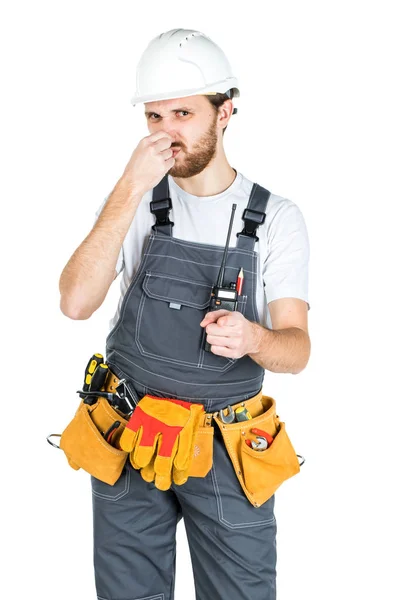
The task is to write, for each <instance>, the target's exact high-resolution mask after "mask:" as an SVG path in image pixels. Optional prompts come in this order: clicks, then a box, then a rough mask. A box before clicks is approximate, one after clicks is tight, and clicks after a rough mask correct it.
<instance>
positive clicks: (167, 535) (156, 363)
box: [60, 29, 310, 600]
mask: <svg viewBox="0 0 400 600" xmlns="http://www.w3.org/2000/svg"><path fill="white" fill-rule="evenodd" d="M237 85H238V84H237V80H236V79H235V77H233V75H232V73H231V68H230V65H229V63H228V61H227V59H226V57H225V55H224V54H223V52H222V50H221V49H220V48H219V47H218V46H217V45H216V44H215V43H214V42H212V41H211V40H210V39H209V38H208V37H207V36H205V35H204V34H202V33H201V32H197V31H192V30H182V29H174V30H171V31H168V32H166V33H163V34H161V35H160V36H158V37H156V38H154V39H153V40H152V41H151V42H150V44H149V46H148V47H147V49H146V51H145V52H144V53H143V55H142V57H141V59H140V62H139V64H138V67H137V94H136V96H135V97H134V98H133V99H132V102H133V104H134V105H135V104H137V103H139V102H143V103H144V107H145V116H146V119H147V126H148V130H149V135H148V136H146V137H144V138H143V139H142V140H141V141H140V142H139V144H138V145H137V147H136V149H135V151H134V152H133V154H132V156H131V158H130V160H129V162H128V164H127V166H126V168H125V170H124V172H123V174H122V176H121V177H120V179H119V180H118V182H117V184H116V185H115V187H114V189H113V190H112V192H111V193H110V194H109V195H108V196H107V197H106V199H105V200H104V202H103V203H102V205H101V206H100V208H99V210H98V211H97V213H96V222H95V225H94V227H93V229H92V231H91V232H90V233H89V235H88V236H87V238H86V239H85V240H84V241H83V242H82V244H81V245H80V246H79V248H78V249H77V250H76V251H75V253H74V254H73V256H72V257H71V259H70V260H69V262H68V264H67V265H66V267H65V269H64V271H63V273H62V275H61V279H60V291H61V310H62V311H63V313H64V314H65V315H67V316H69V317H70V318H73V319H87V318H89V317H90V316H91V315H92V314H93V312H94V311H95V310H96V309H97V308H98V307H99V306H100V305H101V304H102V302H103V300H104V298H105V296H106V294H107V291H108V289H109V287H110V285H111V283H112V281H113V280H114V279H115V278H116V277H117V275H118V274H119V273H121V272H123V279H122V282H121V297H120V302H119V305H118V308H117V312H116V314H115V316H114V318H113V320H112V321H111V323H110V332H109V334H108V336H107V340H106V347H107V348H106V350H107V364H108V365H109V366H110V368H111V369H112V371H113V372H114V373H116V375H117V376H118V377H119V378H125V379H126V381H127V382H128V387H129V390H130V392H131V394H132V396H133V398H134V402H135V404H136V407H135V410H134V411H133V416H132V419H133V418H134V417H135V415H136V416H138V415H139V414H141V413H140V411H139V401H140V400H141V399H143V398H144V397H146V398H151V399H153V400H158V405H159V406H160V402H163V403H164V405H165V406H166V402H170V401H173V400H174V399H176V401H177V400H178V399H180V400H181V401H184V406H185V407H193V406H195V407H197V408H199V405H202V407H204V410H205V411H207V413H213V414H214V415H216V414H217V412H218V411H220V410H223V411H224V410H225V409H226V408H227V407H229V406H230V405H234V404H237V403H239V402H242V401H244V402H243V403H242V406H245V405H246V402H247V401H250V400H251V399H253V398H255V396H256V395H257V394H259V395H261V386H262V382H263V377H264V374H265V369H266V370H269V371H273V372H279V373H299V372H300V371H302V370H303V369H304V368H305V366H306V364H307V362H308V359H309V354H310V340H309V335H308V327H307V314H308V313H307V310H308V308H309V305H308V258H309V246H308V237H307V230H306V226H305V223H304V219H303V217H302V214H301V212H300V210H299V208H298V207H297V206H296V205H295V204H294V203H293V202H291V201H289V200H287V199H284V198H281V197H280V196H276V195H274V194H269V192H267V190H265V189H264V188H259V189H258V191H257V194H256V193H255V189H256V188H255V187H254V186H253V182H251V181H249V180H248V179H247V178H246V177H245V176H244V175H243V174H241V173H240V172H238V171H237V170H236V169H233V168H232V167H231V166H230V165H229V163H228V160H227V158H226V155H225V152H224V148H223V134H224V131H225V129H226V127H227V125H228V122H229V119H230V117H231V115H232V114H234V112H235V111H234V108H233V101H232V98H234V97H237V96H239V90H238V87H237ZM166 189H168V192H169V197H170V198H171V203H172V207H171V206H167V208H166V205H165V198H166V195H167V193H166V192H165V190H166ZM157 194H160V195H161V200H160V198H159V197H158V198H157ZM253 196H254V198H253ZM251 199H253V201H254V202H255V201H256V199H257V202H260V203H261V204H258V205H257V206H259V207H260V206H261V208H262V207H263V206H264V207H265V211H263V210H261V211H260V210H256V211H255V212H254V211H253V212H252V210H250V212H247V213H246V214H247V216H249V215H250V217H251V216H253V221H252V220H251V219H250V220H249V221H247V220H246V221H245V228H243V220H244V219H245V217H244V216H243V215H244V211H245V209H246V208H248V207H249V203H250V200H251ZM152 201H153V202H156V204H150V202H152ZM157 201H160V202H161V204H157ZM233 204H236V206H237V210H236V211H235V216H234V219H233V226H232V230H231V236H230V240H229V249H228V253H227V259H226V268H225V279H224V281H223V282H222V283H223V285H224V286H225V287H226V286H228V285H229V280H232V279H234V280H236V275H237V273H238V271H239V270H240V267H242V268H243V270H244V284H243V285H244V288H243V290H242V291H241V293H239V295H238V297H237V300H238V304H237V307H236V309H235V310H227V309H222V310H221V309H217V310H212V311H209V310H208V306H209V298H210V290H211V289H212V287H213V285H214V284H215V283H216V281H217V277H218V274H219V270H220V265H221V261H222V257H223V251H224V247H225V242H226V236H227V232H228V225H229V222H230V218H231V211H232V205H233ZM157 206H158V207H159V208H156V207H157ZM252 206H255V205H252ZM168 209H169V210H171V214H170V215H169V210H168ZM263 212H265V222H263V221H262V219H260V220H259V222H258V223H256V225H257V226H256V227H250V229H249V224H250V226H254V224H255V221H254V218H256V220H257V219H258V217H259V216H260V215H262V213H263ZM254 215H257V216H256V217H254ZM169 216H171V217H172V221H170V219H169ZM242 217H243V220H242ZM255 232H256V233H257V236H256V235H255ZM230 287H231V288H232V286H230ZM233 287H234V286H233ZM205 342H208V343H209V344H210V350H209V351H205V348H204V344H205ZM182 406H183V405H182ZM224 414H225V413H224ZM153 416H154V415H153ZM160 420H161V417H160ZM208 424H209V425H210V423H208ZM227 427H229V425H228V426H227ZM128 429H129V424H128V426H127V427H126V429H125V431H124V434H125V433H127V438H126V439H128V434H130V433H132V432H129V431H128ZM214 429H215V433H214V435H213V442H211V443H212V444H213V445H212V447H211V448H210V453H212V467H211V463H210V464H209V465H208V467H207V469H206V470H204V472H203V473H202V474H201V476H199V475H198V473H197V474H196V475H194V476H189V477H187V473H185V476H182V477H181V479H180V480H179V479H178V478H177V477H176V478H175V479H174V481H171V480H168V481H167V483H165V480H163V479H162V477H160V476H159V477H158V480H157V477H156V478H155V479H154V462H153V466H152V467H151V468H153V471H151V468H150V467H149V468H150V471H147V472H146V469H144V468H142V470H140V469H139V466H138V464H135V456H136V455H134V454H133V451H132V453H131V454H130V460H129V461H127V462H126V466H125V469H124V471H123V473H122V475H121V477H120V478H119V480H118V481H117V483H116V484H115V485H114V486H109V485H108V484H106V483H103V482H102V481H99V480H97V479H95V478H94V477H92V489H93V509H94V563H95V576H96V588H97V594H98V598H100V599H102V600H115V599H116V598H118V600H134V599H135V600H137V599H142V598H146V600H172V599H173V597H174V577H175V532H176V525H177V523H178V521H179V520H180V519H181V518H182V517H183V518H184V519H185V528H186V532H187V536H188V543H189V547H190V552H191V558H192V565H193V573H194V581H195V588H196V598H197V600H206V599H207V600H210V599H212V600H227V599H229V600H239V599H240V600H242V599H244V598H249V599H250V598H251V600H274V599H275V598H276V520H275V516H274V500H275V497H274V495H271V497H270V498H269V499H268V500H267V501H265V502H263V503H262V504H261V505H260V504H258V503H257V502H253V503H252V502H251V501H250V502H249V499H251V492H248V491H246V494H245V493H243V490H246V482H243V480H240V481H239V480H238V477H239V478H240V477H241V473H240V471H239V473H238V474H237V473H235V469H234V467H233V463H232V462H231V460H230V459H231V456H230V452H229V453H228V452H227V448H226V447H225V444H224V441H223V439H222V437H221V435H220V431H219V429H218V428H217V427H215V428H214ZM132 430H133V438H132V439H134V436H135V435H136V434H137V431H135V428H134V427H132ZM124 434H123V435H124ZM204 437H206V436H204ZM207 439H211V437H209V438H207ZM125 444H126V447H125V448H124V445H123V438H121V447H123V448H124V449H126V450H128V449H130V448H131V446H130V442H129V440H128V442H126V441H125ZM132 447H133V446H132ZM194 448H195V453H196V451H198V452H201V448H200V447H197V446H195V447H194ZM250 452H253V454H254V456H255V455H257V452H255V451H253V450H250ZM153 460H154V459H153ZM205 471H207V472H205ZM149 473H150V476H149ZM164 479H165V478H164ZM261 480H262V477H261ZM246 496H247V497H246Z"/></svg>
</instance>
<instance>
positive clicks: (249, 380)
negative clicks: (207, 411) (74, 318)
mask: <svg viewBox="0 0 400 600" xmlns="http://www.w3.org/2000/svg"><path fill="white" fill-rule="evenodd" d="M112 352H113V353H114V354H118V356H120V357H121V358H122V359H123V360H124V361H125V362H128V363H130V364H131V365H134V367H136V369H138V370H139V371H144V372H145V373H150V375H152V376H153V377H154V375H155V373H154V371H149V370H148V369H144V368H143V367H141V366H140V365H138V364H137V363H135V362H133V360H130V359H129V358H127V357H126V356H125V355H124V354H121V353H120V352H118V350H114V349H113V350H112ZM157 376H158V377H160V378H161V379H166V380H167V381H176V382H177V383H184V384H185V385H186V386H196V387H199V386H200V387H204V383H191V382H190V381H181V380H179V379H174V378H173V377H167V376H166V375H161V374H159V373H157ZM263 377H264V374H263V373H262V374H261V375H260V376H258V377H253V378H252V379H245V380H242V381H241V382H240V383H248V384H250V385H251V384H253V385H254V384H256V382H259V383H261V382H262V380H263ZM129 379H132V381H136V382H137V383H139V385H144V384H143V383H141V382H140V381H139V380H137V379H134V378H133V377H129ZM220 386H222V387H228V386H233V387H237V382H236V381H232V382H225V383H213V388H217V387H220ZM151 387H152V389H154V390H156V391H158V392H161V393H163V391H162V390H159V389H157V388H155V387H153V385H152V386H151ZM258 389H260V386H259V387H258ZM250 396H254V394H250V395H248V396H247V397H249V398H250ZM185 398H186V399H187V400H188V399H192V400H204V398H203V397H195V396H191V397H190V396H188V395H186V394H185ZM234 398H239V399H243V394H239V395H237V396H234V395H231V394H229V396H215V395H213V397H212V399H213V400H227V399H229V400H233V399H234Z"/></svg>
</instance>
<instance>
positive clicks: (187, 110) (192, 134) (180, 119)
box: [145, 96, 218, 177]
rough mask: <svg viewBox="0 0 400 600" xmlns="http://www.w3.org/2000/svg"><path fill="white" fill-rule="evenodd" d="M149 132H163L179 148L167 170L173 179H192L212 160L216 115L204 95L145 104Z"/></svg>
mask: <svg viewBox="0 0 400 600" xmlns="http://www.w3.org/2000/svg"><path fill="white" fill-rule="evenodd" d="M145 116H146V119H147V127H148V130H149V133H155V132H156V131H160V130H162V131H166V132H167V133H169V134H170V135H171V136H172V138H173V142H172V144H171V148H172V149H174V148H177V149H178V148H179V152H178V153H177V154H175V165H174V166H173V167H172V168H171V169H170V170H169V171H168V173H169V174H170V175H172V176H173V177H193V176H194V175H198V173H201V172H202V171H203V169H205V168H206V167H207V165H208V164H209V163H210V161H211V160H212V159H213V158H214V156H215V154H216V150H217V142H218V130H217V129H218V128H217V125H216V123H217V118H218V115H217V113H216V111H215V109H214V108H213V107H212V106H211V104H210V103H209V102H208V100H207V98H205V97H204V96H188V97H186V98H173V99H172V100H160V101H158V102H146V103H145Z"/></svg>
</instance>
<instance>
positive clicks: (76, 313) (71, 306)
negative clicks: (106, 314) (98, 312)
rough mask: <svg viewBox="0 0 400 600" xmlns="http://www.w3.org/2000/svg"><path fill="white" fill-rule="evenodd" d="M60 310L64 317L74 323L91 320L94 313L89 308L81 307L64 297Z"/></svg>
mask: <svg viewBox="0 0 400 600" xmlns="http://www.w3.org/2000/svg"><path fill="white" fill-rule="evenodd" d="M60 310H61V312H62V313H63V315H65V316H66V317H68V318H69V319H73V320H74V321H84V320H86V319H89V318H90V317H91V316H92V314H93V311H92V310H89V308H88V307H82V306H79V305H78V304H76V303H73V302H71V301H70V300H68V299H66V298H64V297H63V296H61V299H60Z"/></svg>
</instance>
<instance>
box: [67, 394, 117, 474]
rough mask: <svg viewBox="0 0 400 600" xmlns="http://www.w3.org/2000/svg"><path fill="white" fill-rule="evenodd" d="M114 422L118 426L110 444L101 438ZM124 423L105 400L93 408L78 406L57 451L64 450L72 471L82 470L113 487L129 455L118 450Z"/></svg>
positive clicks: (102, 399)
mask: <svg viewBox="0 0 400 600" xmlns="http://www.w3.org/2000/svg"><path fill="white" fill-rule="evenodd" d="M115 421H120V422H121V424H120V426H119V427H118V429H117V430H116V431H115V433H114V435H113V438H112V443H113V445H111V444H109V443H108V442H106V440H105V439H104V437H103V434H104V432H105V431H107V429H108V428H109V427H110V425H112V424H113V423H114V422H115ZM126 423H127V421H126V419H124V417H123V416H122V414H120V413H119V412H117V411H116V410H114V408H112V407H111V406H110V404H109V403H108V402H107V400H106V399H105V398H101V397H99V398H98V400H97V402H96V403H95V404H93V405H92V406H90V405H88V404H84V402H83V400H82V401H81V403H80V404H79V407H78V410H77V411H76V413H75V416H74V418H73V419H72V421H71V422H70V423H69V425H67V427H66V429H65V430H64V431H63V433H62V434H61V439H60V448H61V449H62V450H64V452H65V455H66V457H67V459H68V463H69V464H70V466H71V467H72V468H73V469H76V470H78V469H80V468H82V469H84V470H85V471H87V472H88V473H90V475H93V477H96V479H100V480H101V481H104V482H105V483H108V484H109V485H114V483H115V482H116V481H117V479H118V478H119V476H120V475H121V473H122V469H123V467H124V464H125V461H126V459H127V457H128V452H124V451H123V450H119V449H118V448H117V447H115V446H118V442H119V438H120V437H121V434H122V431H123V430H124V428H125V425H126Z"/></svg>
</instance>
